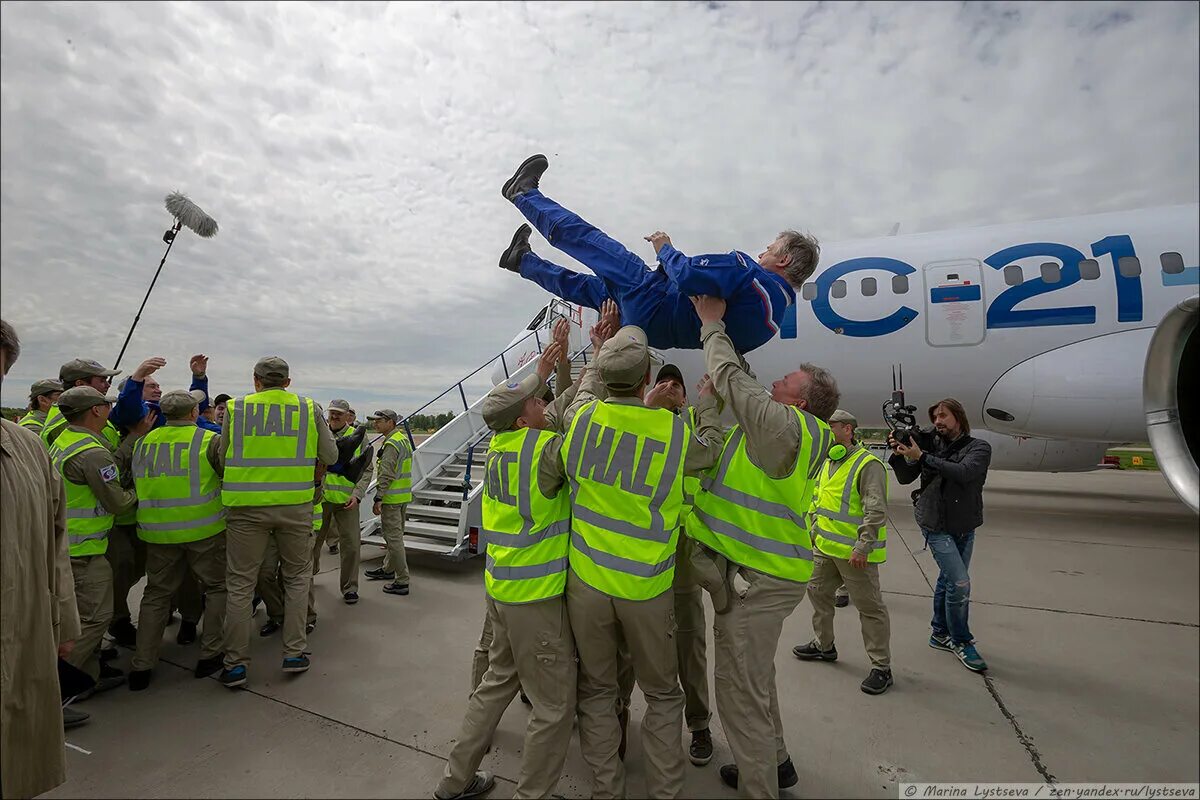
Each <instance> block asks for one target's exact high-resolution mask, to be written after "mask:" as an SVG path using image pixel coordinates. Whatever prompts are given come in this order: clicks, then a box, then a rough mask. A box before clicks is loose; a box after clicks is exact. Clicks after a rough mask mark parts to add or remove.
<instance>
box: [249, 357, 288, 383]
mask: <svg viewBox="0 0 1200 800" xmlns="http://www.w3.org/2000/svg"><path fill="white" fill-rule="evenodd" d="M254 377H256V378H271V379H273V380H277V381H286V380H287V379H288V378H289V377H291V376H290V374H289V370H288V363H287V362H286V361H284V360H283V359H282V358H280V357H279V356H263V357H262V358H260V359H259V360H258V362H257V363H255V365H254Z"/></svg>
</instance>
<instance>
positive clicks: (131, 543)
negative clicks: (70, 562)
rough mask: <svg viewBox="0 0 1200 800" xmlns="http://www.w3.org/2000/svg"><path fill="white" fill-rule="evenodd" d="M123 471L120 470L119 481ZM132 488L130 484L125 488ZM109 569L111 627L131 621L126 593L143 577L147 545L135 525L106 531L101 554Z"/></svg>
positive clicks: (117, 526)
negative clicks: (111, 588)
mask: <svg viewBox="0 0 1200 800" xmlns="http://www.w3.org/2000/svg"><path fill="white" fill-rule="evenodd" d="M126 474H127V473H126V472H125V471H124V470H122V472H121V480H122V481H123V482H124V481H125V476H126ZM128 488H130V489H132V488H133V487H132V484H131V485H130V486H129V487H128ZM104 556H105V558H107V559H108V564H109V566H110V567H111V568H112V583H113V601H112V602H113V613H112V621H111V622H109V625H110V626H111V625H113V624H114V623H116V622H120V621H121V620H123V619H124V620H128V619H130V618H131V614H130V612H129V592H130V591H131V590H132V589H133V587H134V586H136V585H137V583H138V581H140V580H141V579H142V578H143V577H145V575H146V543H145V542H143V541H142V540H141V539H139V538H138V535H137V525H113V528H112V530H111V531H109V532H108V550H107V551H106V552H105V553H104Z"/></svg>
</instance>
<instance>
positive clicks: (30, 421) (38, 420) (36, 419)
mask: <svg viewBox="0 0 1200 800" xmlns="http://www.w3.org/2000/svg"><path fill="white" fill-rule="evenodd" d="M17 424H18V425H20V426H21V427H22V428H27V429H29V430H31V431H33V432H34V433H36V434H37V435H38V436H41V435H42V426H43V425H45V424H46V415H45V414H44V413H42V412H41V411H30V412H29V413H28V414H26V415H25V416H23V417H21V420H20V421H19V422H18V423H17Z"/></svg>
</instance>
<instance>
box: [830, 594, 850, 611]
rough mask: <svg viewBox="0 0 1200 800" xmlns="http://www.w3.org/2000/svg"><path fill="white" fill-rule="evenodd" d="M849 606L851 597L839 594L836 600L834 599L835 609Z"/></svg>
mask: <svg viewBox="0 0 1200 800" xmlns="http://www.w3.org/2000/svg"><path fill="white" fill-rule="evenodd" d="M848 605H850V595H848V594H839V595H838V596H837V597H836V598H834V601H833V606H834V608H845V607H846V606H848Z"/></svg>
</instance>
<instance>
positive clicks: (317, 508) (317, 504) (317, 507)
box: [313, 488, 325, 533]
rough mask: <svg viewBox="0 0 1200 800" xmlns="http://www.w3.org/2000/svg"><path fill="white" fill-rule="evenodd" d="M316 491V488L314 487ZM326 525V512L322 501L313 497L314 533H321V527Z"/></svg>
mask: <svg viewBox="0 0 1200 800" xmlns="http://www.w3.org/2000/svg"><path fill="white" fill-rule="evenodd" d="M314 491H315V488H314ZM324 525H325V514H324V511H323V509H322V508H321V501H320V500H317V499H316V498H315V497H314V498H313V533H320V532H321V528H322V527H323V526H324Z"/></svg>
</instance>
